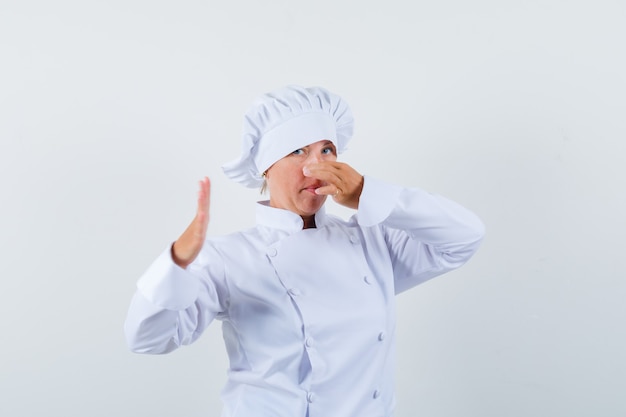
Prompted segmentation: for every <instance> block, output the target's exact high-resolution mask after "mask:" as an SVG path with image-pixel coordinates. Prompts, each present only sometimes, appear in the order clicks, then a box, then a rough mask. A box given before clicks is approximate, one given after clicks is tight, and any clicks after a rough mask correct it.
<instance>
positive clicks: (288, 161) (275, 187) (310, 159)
mask: <svg viewBox="0 0 626 417" xmlns="http://www.w3.org/2000/svg"><path fill="white" fill-rule="evenodd" d="M336 160H337V151H336V149H335V145H333V143H332V142H331V141H328V140H321V141H319V142H315V143H311V144H310V145H307V146H305V147H303V148H300V149H296V150H295V151H293V152H292V153H290V154H289V155H287V156H285V157H284V158H282V159H280V160H278V161H276V162H275V163H274V165H272V166H271V167H270V168H269V169H268V170H267V173H266V175H265V179H266V180H267V186H268V188H269V191H270V206H272V207H276V208H281V209H285V210H289V211H292V212H294V213H296V214H299V215H300V216H302V217H309V216H312V215H314V214H315V213H316V212H317V211H318V210H319V209H320V207H322V205H323V204H324V201H326V196H325V195H317V194H315V190H316V189H317V188H319V187H321V186H323V185H326V184H325V183H323V182H322V181H320V180H318V179H316V178H311V177H305V176H304V173H303V172H302V169H303V168H304V167H305V166H307V165H308V164H312V163H317V162H321V161H336Z"/></svg>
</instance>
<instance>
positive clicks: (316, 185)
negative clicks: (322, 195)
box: [302, 181, 324, 194]
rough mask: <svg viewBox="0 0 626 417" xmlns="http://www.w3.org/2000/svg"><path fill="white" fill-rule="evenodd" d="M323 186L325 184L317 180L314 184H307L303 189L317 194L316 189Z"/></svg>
mask: <svg viewBox="0 0 626 417" xmlns="http://www.w3.org/2000/svg"><path fill="white" fill-rule="evenodd" d="M323 186H324V183H323V182H321V181H316V182H314V183H312V184H308V185H305V186H304V188H302V191H308V192H310V193H313V194H315V190H317V189H318V188H320V187H323Z"/></svg>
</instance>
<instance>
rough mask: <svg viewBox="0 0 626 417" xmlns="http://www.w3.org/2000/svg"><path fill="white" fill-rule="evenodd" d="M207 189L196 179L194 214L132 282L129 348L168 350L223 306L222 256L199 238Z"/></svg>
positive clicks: (126, 326)
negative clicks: (171, 241)
mask: <svg viewBox="0 0 626 417" xmlns="http://www.w3.org/2000/svg"><path fill="white" fill-rule="evenodd" d="M209 195H210V184H209V180H208V178H205V179H204V180H203V181H201V183H200V192H199V193H198V212H197V214H196V217H195V218H194V220H193V221H192V223H191V224H190V225H189V227H188V228H187V230H185V232H184V233H183V234H182V235H181V237H180V238H179V239H178V240H177V241H176V242H175V243H174V244H173V245H172V246H171V248H168V249H167V250H165V251H164V252H163V253H162V254H161V255H160V256H159V257H158V258H157V259H156V260H155V261H154V262H153V263H152V265H151V266H150V267H149V268H148V270H147V271H146V272H145V273H144V274H143V275H142V277H141V278H140V279H139V281H138V283H137V291H136V293H135V295H134V296H133V299H132V301H131V304H130V308H129V311H128V314H127V317H126V322H125V323H124V332H125V335H126V340H127V343H128V346H129V348H130V349H131V350H132V351H134V352H139V353H167V352H170V351H172V350H174V349H176V348H177V347H179V346H180V345H182V344H189V343H192V342H193V341H195V340H196V339H197V338H198V337H199V335H200V334H201V333H202V331H203V330H204V329H205V328H206V327H207V326H208V325H209V323H210V322H211V321H212V320H213V319H214V318H215V316H216V315H217V314H219V313H221V312H223V311H224V309H225V308H224V304H225V301H224V300H226V299H227V290H226V285H225V281H224V271H223V267H222V263H221V259H220V256H219V254H218V253H217V251H216V250H215V249H214V248H212V247H211V246H210V245H208V244H204V239H205V236H206V228H207V225H208V209H209Z"/></svg>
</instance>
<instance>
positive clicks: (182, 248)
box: [172, 177, 211, 268]
mask: <svg viewBox="0 0 626 417" xmlns="http://www.w3.org/2000/svg"><path fill="white" fill-rule="evenodd" d="M199 184H200V190H199V191H198V210H197V212H196V217H194V219H193V221H192V222H191V224H190V225H189V227H187V229H186V230H185V231H184V232H183V234H182V235H180V237H179V238H178V240H177V241H176V242H174V245H172V259H173V260H174V262H175V263H176V265H178V266H180V267H181V268H187V266H188V265H189V264H190V263H192V262H193V260H194V259H196V256H198V254H199V253H200V250H201V249H202V245H203V244H204V239H205V237H206V231H207V227H208V225H209V205H210V202H211V182H210V181H209V178H208V177H204V178H203V179H202V181H200V182H199Z"/></svg>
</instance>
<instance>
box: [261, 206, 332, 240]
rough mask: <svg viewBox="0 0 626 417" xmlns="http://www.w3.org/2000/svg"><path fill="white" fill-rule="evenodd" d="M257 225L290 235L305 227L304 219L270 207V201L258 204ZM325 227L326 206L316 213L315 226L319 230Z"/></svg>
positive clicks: (290, 212) (292, 213)
mask: <svg viewBox="0 0 626 417" xmlns="http://www.w3.org/2000/svg"><path fill="white" fill-rule="evenodd" d="M256 223H257V225H259V226H265V227H269V228H271V229H279V230H282V231H285V232H287V233H289V234H293V233H296V232H299V231H301V230H302V227H303V226H304V221H303V220H302V217H300V216H299V215H297V214H296V213H294V212H292V211H289V210H284V209H279V208H274V207H270V205H269V201H267V200H266V201H259V202H257V205H256ZM325 225H326V210H325V208H324V206H322V207H321V208H320V209H319V210H318V211H317V213H315V226H316V227H317V228H318V229H319V228H320V227H324V226H325Z"/></svg>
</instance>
